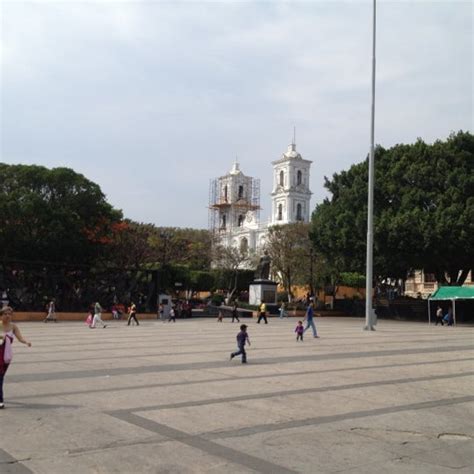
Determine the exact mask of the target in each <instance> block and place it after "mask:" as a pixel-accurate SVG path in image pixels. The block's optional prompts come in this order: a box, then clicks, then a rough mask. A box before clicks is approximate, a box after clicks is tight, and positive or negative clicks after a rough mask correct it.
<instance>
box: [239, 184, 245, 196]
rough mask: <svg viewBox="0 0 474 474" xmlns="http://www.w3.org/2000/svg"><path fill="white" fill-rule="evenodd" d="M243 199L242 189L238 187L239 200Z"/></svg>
mask: <svg viewBox="0 0 474 474" xmlns="http://www.w3.org/2000/svg"><path fill="white" fill-rule="evenodd" d="M243 197H244V187H243V186H239V199H242V198H243Z"/></svg>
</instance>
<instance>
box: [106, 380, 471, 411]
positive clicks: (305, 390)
mask: <svg viewBox="0 0 474 474" xmlns="http://www.w3.org/2000/svg"><path fill="white" fill-rule="evenodd" d="M473 375H474V372H461V373H458V374H445V375H430V376H426V377H413V378H403V379H392V380H378V381H375V382H359V383H351V384H344V385H330V386H326V387H314V388H300V389H294V390H281V391H279V392H264V393H256V394H251V395H240V396H234V397H220V398H210V399H206V400H196V401H190V402H176V403H164V404H161V405H151V406H141V407H132V408H127V409H126V410H123V411H124V412H129V411H132V412H135V413H138V412H142V411H150V410H153V411H155V410H171V409H176V408H190V407H199V406H205V405H218V404H222V403H232V402H242V401H250V400H261V399H266V398H273V397H285V396H291V395H305V394H309V393H326V392H338V391H341V390H356V389H359V388H371V387H381V386H384V385H401V384H409V383H417V382H431V381H433V380H447V379H454V378H456V379H457V378H461V377H470V376H473ZM118 412H119V410H115V411H114V413H118Z"/></svg>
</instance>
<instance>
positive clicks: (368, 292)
mask: <svg viewBox="0 0 474 474" xmlns="http://www.w3.org/2000/svg"><path fill="white" fill-rule="evenodd" d="M375 27H376V0H373V27H372V109H371V118H370V153H369V193H368V201H367V269H366V283H365V326H364V329H365V330H367V331H375V328H374V324H375V321H374V320H373V319H374V313H373V308H372V282H373V258H374V255H373V254H374V154H375V150H374V148H375V144H374V140H375V139H374V134H375V32H376V28H375Z"/></svg>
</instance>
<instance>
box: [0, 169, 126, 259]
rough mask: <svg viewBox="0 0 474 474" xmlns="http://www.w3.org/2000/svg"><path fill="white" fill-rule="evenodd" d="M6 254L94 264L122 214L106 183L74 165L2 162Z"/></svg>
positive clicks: (0, 211) (0, 231)
mask: <svg viewBox="0 0 474 474" xmlns="http://www.w3.org/2000/svg"><path fill="white" fill-rule="evenodd" d="M0 215H1V216H2V225H1V226H0V249H1V250H0V252H1V253H0V255H1V257H2V258H3V259H5V260H7V259H10V260H15V259H17V260H34V261H40V260H41V261H50V262H62V263H81V264H88V263H91V262H94V261H95V259H97V258H98V257H99V256H100V255H101V253H102V252H103V250H104V248H105V247H106V246H107V245H108V244H109V243H110V239H111V229H112V225H113V224H114V223H116V222H118V221H119V220H120V219H121V217H122V215H121V212H120V211H117V210H115V209H113V208H112V206H111V205H110V204H108V203H107V201H106V199H105V195H104V194H103V193H102V191H101V189H100V187H99V186H98V185H97V184H95V183H93V182H92V181H89V180H88V179H86V178H85V177H84V176H83V175H81V174H78V173H76V172H74V171H73V170H71V169H68V168H54V169H48V168H45V167H43V166H26V165H7V164H4V163H0Z"/></svg>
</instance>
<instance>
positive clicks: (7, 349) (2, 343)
mask: <svg viewBox="0 0 474 474" xmlns="http://www.w3.org/2000/svg"><path fill="white" fill-rule="evenodd" d="M0 315H1V317H2V331H1V333H0V409H1V408H4V406H5V405H4V404H3V379H4V377H5V374H6V373H7V370H8V367H9V366H10V363H11V361H12V355H13V354H12V344H13V339H14V337H16V338H17V339H18V340H19V341H20V342H22V343H23V344H26V345H27V346H28V347H31V342H28V341H27V340H26V339H24V338H23V336H22V335H21V332H20V330H19V329H18V326H17V325H16V324H14V323H12V316H13V310H12V309H11V308H10V306H6V307H5V308H2V309H1V310H0Z"/></svg>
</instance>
